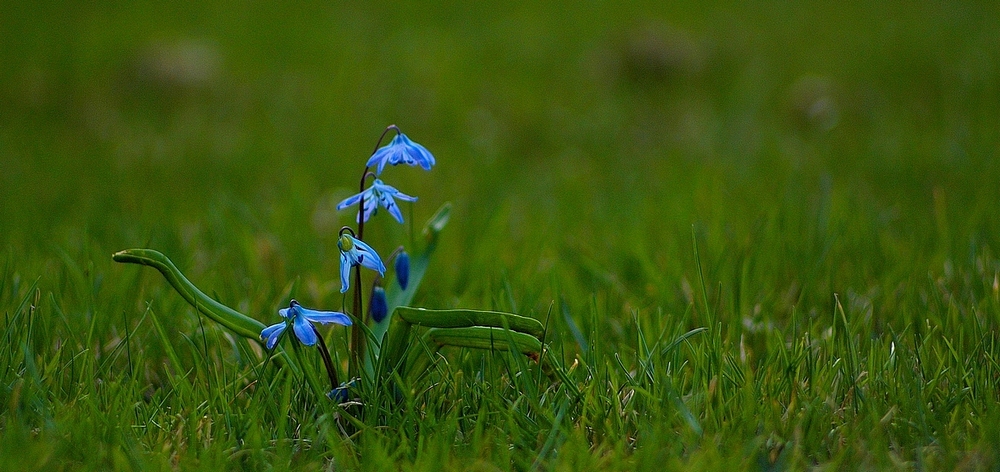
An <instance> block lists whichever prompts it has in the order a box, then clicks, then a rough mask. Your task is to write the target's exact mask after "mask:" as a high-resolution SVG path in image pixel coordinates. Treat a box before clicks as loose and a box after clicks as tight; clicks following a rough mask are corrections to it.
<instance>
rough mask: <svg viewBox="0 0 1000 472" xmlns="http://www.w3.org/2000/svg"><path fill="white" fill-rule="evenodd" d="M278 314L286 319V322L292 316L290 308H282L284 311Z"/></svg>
mask: <svg viewBox="0 0 1000 472" xmlns="http://www.w3.org/2000/svg"><path fill="white" fill-rule="evenodd" d="M278 314H279V315H281V317H282V318H285V319H286V320H287V319H288V318H291V315H289V314H288V308H282V309H280V310H278Z"/></svg>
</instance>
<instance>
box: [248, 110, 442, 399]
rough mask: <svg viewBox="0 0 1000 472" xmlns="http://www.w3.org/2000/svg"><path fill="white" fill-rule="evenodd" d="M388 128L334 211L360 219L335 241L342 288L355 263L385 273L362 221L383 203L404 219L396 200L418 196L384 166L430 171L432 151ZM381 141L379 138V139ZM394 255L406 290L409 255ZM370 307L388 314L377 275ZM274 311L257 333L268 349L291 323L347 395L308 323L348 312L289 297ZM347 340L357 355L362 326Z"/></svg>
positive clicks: (346, 322) (338, 319)
mask: <svg viewBox="0 0 1000 472" xmlns="http://www.w3.org/2000/svg"><path fill="white" fill-rule="evenodd" d="M389 131H395V132H396V136H395V137H394V138H393V139H392V141H391V142H390V143H389V144H387V145H385V146H382V147H377V146H376V150H375V152H374V153H372V155H371V157H370V158H369V159H368V162H367V163H366V164H365V170H364V173H363V174H362V177H361V185H360V186H361V187H362V188H361V189H360V190H361V191H360V192H359V193H357V194H355V195H352V196H350V197H348V198H346V199H344V200H343V201H342V202H340V203H339V204H338V205H337V209H338V210H344V209H346V208H348V207H352V206H354V205H358V212H357V218H356V222H357V224H358V230H357V232H355V231H354V230H353V229H351V228H350V227H344V229H342V230H341V231H340V237H339V239H338V240H337V247H338V248H339V249H340V283H341V285H340V292H341V293H346V292H347V291H348V290H350V288H351V270H352V269H353V268H355V267H357V268H358V270H360V268H361V267H364V268H366V269H370V270H373V271H375V272H378V274H379V276H380V277H382V276H385V271H386V266H385V264H384V263H383V262H382V258H381V257H379V255H378V253H377V252H376V251H375V249H373V248H372V247H371V246H369V245H368V244H367V243H365V242H364V241H363V240H362V235H363V227H364V223H365V222H367V221H368V220H369V219H370V218H371V217H372V216H374V215H375V214H377V213H378V210H379V208H385V210H386V211H387V212H388V213H389V215H390V216H392V217H393V219H395V220H396V221H398V222H399V223H402V222H403V213H402V211H400V208H399V205H398V204H397V203H396V200H397V199H398V200H401V201H406V202H414V201H416V200H417V198H416V197H412V196H410V195H407V194H405V193H403V192H400V191H399V190H397V189H396V188H395V187H393V186H391V185H388V184H386V183H385V182H383V181H382V179H381V178H380V176H381V175H382V171H383V170H384V169H385V166H386V164H389V165H393V166H395V165H398V164H406V165H409V166H420V167H422V168H424V169H426V170H430V168H431V167H433V166H434V156H433V155H431V153H430V152H429V151H428V150H427V149H426V148H424V147H423V146H421V145H419V144H417V143H415V142H413V141H411V140H410V138H408V137H407V136H406V135H405V134H403V133H402V132H400V130H399V128H397V127H396V126H395V125H392V126H390V127H388V128H386V133H388V132H389ZM382 136H383V137H385V133H383V135H382ZM379 141H380V143H381V138H380V139H379ZM373 166H374V167H375V172H374V173H372V172H369V169H370V168H372V167H373ZM369 177H373V179H372V183H371V185H370V186H369V187H368V188H364V184H365V182H366V181H368V178H369ZM392 259H395V266H394V269H395V272H396V279H397V281H398V282H399V286H400V287H401V288H402V289H403V290H406V287H407V285H408V283H409V272H410V258H409V256H408V255H407V254H406V252H405V251H402V247H400V248H399V249H398V250H397V251H395V252H393V254H392V256H390V258H389V260H390V262H391V260H392ZM357 280H358V281H360V280H361V278H360V275H358V278H357ZM354 290H355V297H354V310H353V316H354V317H360V313H361V306H360V304H361V302H360V300H361V292H360V291H361V288H360V287H357V286H355V287H354ZM369 310H370V311H369V313H370V315H371V317H372V319H373V320H374V321H375V322H376V323H380V322H382V321H383V320H384V319H385V318H386V316H387V315H388V304H387V302H386V295H385V290H384V289H383V288H382V286H381V282H380V279H379V278H376V279H375V282H374V283H373V287H372V291H371V297H370V298H369ZM278 314H279V315H281V317H282V318H283V320H282V321H281V322H279V323H275V324H273V325H271V326H268V327H266V328H264V330H263V331H261V333H260V338H261V340H262V341H264V342H265V345H266V346H267V348H268V349H274V348H275V346H277V344H278V341H279V340H280V339H281V335H282V334H283V333H284V332H285V331H286V330H287V328H288V327H289V326H291V328H292V331H293V332H294V333H295V337H296V338H298V340H299V341H300V342H301V343H302V344H304V345H306V346H313V345H316V344H317V343H318V344H319V345H320V352H321V355H322V356H323V357H324V364H325V365H326V368H327V370H328V373H329V374H330V379H331V382H332V383H333V384H334V385H333V387H334V391H333V392H331V393H334V392H340V393H337V396H338V398H339V397H340V395H341V394H343V395H346V391H341V390H343V389H344V388H346V387H344V386H343V385H341V386H339V387H338V385H337V382H336V378H337V377H336V372H335V370H336V369H335V368H334V367H333V363H332V362H331V360H330V355H329V352H328V351H327V349H326V346H325V344H324V342H323V338H322V336H320V335H319V332H318V331H317V330H316V327H315V326H313V324H312V323H321V324H327V323H334V324H339V325H342V326H352V325H353V322H352V317H351V316H350V315H348V314H347V313H342V312H339V311H319V310H313V309H309V308H305V307H303V306H302V305H299V303H298V302H296V301H295V300H292V301H291V303H289V305H288V308H282V309H281V310H279V311H278ZM356 319H357V318H356ZM351 344H352V351H354V352H353V354H354V356H355V357H354V359H355V360H357V359H360V354H359V350H360V349H362V348H363V347H364V346H363V344H362V343H361V331H360V330H359V329H358V327H357V326H356V325H354V328H353V330H352V343H351ZM352 365H353V364H352ZM338 389H340V390H338Z"/></svg>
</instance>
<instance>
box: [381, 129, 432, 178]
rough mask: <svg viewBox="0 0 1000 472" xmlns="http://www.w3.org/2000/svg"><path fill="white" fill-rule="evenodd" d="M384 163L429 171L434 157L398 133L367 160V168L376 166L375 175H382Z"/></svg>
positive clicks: (425, 149)
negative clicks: (416, 167)
mask: <svg viewBox="0 0 1000 472" xmlns="http://www.w3.org/2000/svg"><path fill="white" fill-rule="evenodd" d="M386 163H389V164H392V165H396V164H400V163H402V164H406V165H409V166H417V165H419V166H420V167H423V168H424V169H425V170H431V166H433V165H434V156H433V155H431V153H430V151H428V150H427V148H425V147H423V146H421V145H419V144H417V143H415V142H413V141H410V138H407V137H406V135H405V134H403V133H398V134H396V137H395V138H392V141H391V142H390V143H389V144H386V145H385V146H382V147H380V148H378V150H377V151H375V154H372V157H370V158H369V159H368V164H367V165H368V167H371V166H373V165H375V164H378V167H377V168H376V169H375V174H376V175H381V174H382V169H383V168H385V165H386Z"/></svg>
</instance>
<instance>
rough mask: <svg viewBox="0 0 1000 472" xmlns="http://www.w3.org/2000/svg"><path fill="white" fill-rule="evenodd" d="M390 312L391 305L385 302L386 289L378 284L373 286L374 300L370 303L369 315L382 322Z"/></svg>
mask: <svg viewBox="0 0 1000 472" xmlns="http://www.w3.org/2000/svg"><path fill="white" fill-rule="evenodd" d="M388 313H389V305H388V304H387V303H386V302H385V290H384V289H382V287H379V286H378V285H376V286H375V287H373V288H372V300H371V302H370V303H369V304H368V315H369V316H371V317H372V319H373V320H375V322H376V323H381V322H382V320H384V319H385V315H387V314H388Z"/></svg>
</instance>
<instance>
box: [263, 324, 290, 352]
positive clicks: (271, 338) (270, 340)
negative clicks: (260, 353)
mask: <svg viewBox="0 0 1000 472" xmlns="http://www.w3.org/2000/svg"><path fill="white" fill-rule="evenodd" d="M285 326H287V325H286V324H285V323H284V322H281V323H275V324H273V325H271V326H268V327H267V328H264V330H263V331H261V332H260V339H262V340H263V339H266V340H267V348H268V349H274V345H275V344H278V339H279V338H280V337H281V333H283V332H284V331H285Z"/></svg>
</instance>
